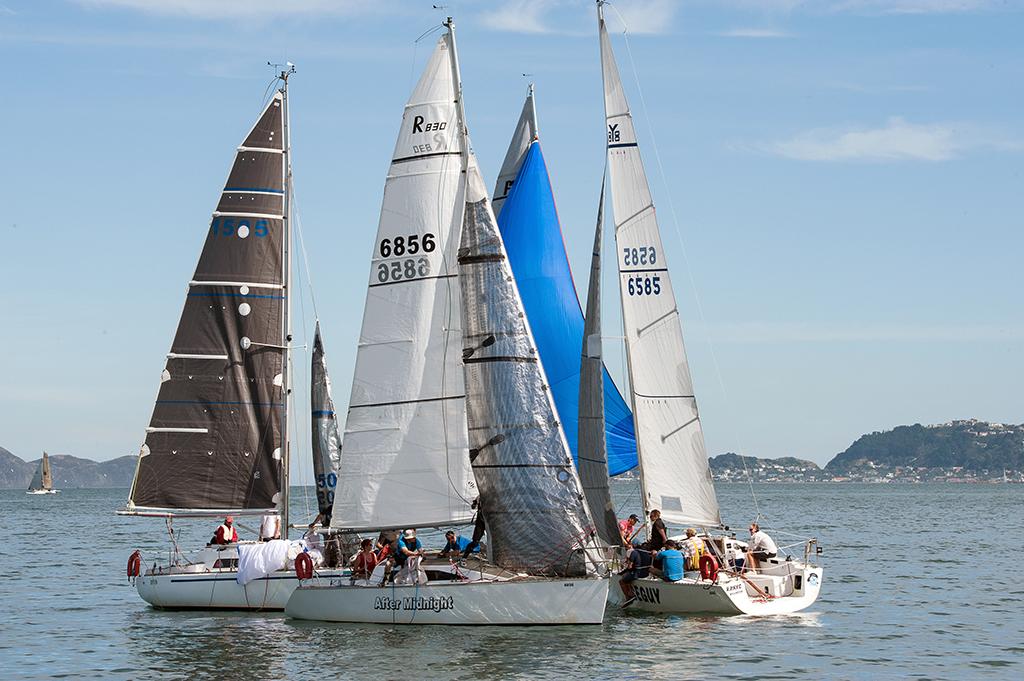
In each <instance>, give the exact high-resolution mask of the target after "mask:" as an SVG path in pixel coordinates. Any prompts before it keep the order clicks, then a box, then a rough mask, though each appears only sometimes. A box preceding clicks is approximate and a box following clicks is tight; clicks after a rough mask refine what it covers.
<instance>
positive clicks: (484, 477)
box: [285, 18, 608, 624]
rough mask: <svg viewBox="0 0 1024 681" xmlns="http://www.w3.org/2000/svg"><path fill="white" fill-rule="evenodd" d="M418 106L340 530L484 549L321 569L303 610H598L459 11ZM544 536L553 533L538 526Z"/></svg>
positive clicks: (418, 617) (353, 618)
mask: <svg viewBox="0 0 1024 681" xmlns="http://www.w3.org/2000/svg"><path fill="white" fill-rule="evenodd" d="M445 27H446V28H447V31H446V33H445V34H444V35H443V36H442V37H441V38H440V40H439V41H438V43H437V46H436V48H435V50H434V52H433V54H432V56H431V58H430V60H429V61H428V63H427V66H426V68H425V70H424V72H423V75H422V76H421V78H420V80H419V82H418V84H417V85H416V87H415V89H414V90H413V93H412V95H411V97H410V99H409V102H408V103H407V105H406V107H405V113H404V116H403V122H402V126H401V130H400V132H399V136H398V142H397V144H396V146H395V151H394V154H393V157H392V162H391V167H390V170H389V173H388V178H387V183H386V185H385V190H384V201H383V204H384V205H383V207H382V209H381V218H380V224H379V227H378V233H377V241H376V245H375V249H374V250H375V253H374V259H373V267H372V269H371V275H370V283H369V288H368V292H367V302H366V308H365V312H364V317H363V327H362V331H361V335H360V342H359V350H358V354H357V358H356V369H355V376H354V378H353V386H352V397H351V400H350V403H349V413H348V419H347V423H346V428H345V441H344V451H345V455H344V457H343V459H342V466H341V471H340V474H339V478H340V479H339V490H338V494H337V496H336V507H335V513H334V515H333V517H332V519H331V524H332V527H335V528H337V529H340V530H350V531H368V530H377V529H388V528H416V527H440V526H445V525H448V524H458V523H460V522H462V523H466V522H468V521H469V520H470V519H471V518H472V506H473V502H474V501H476V502H477V503H476V505H477V506H478V507H479V509H480V513H481V514H482V518H483V521H484V524H485V526H486V531H487V536H488V544H487V556H486V558H485V559H469V560H467V561H459V562H456V561H454V560H442V559H433V558H430V557H428V558H427V560H425V561H424V562H423V563H422V565H421V567H422V569H423V576H422V578H421V579H417V580H415V581H416V583H413V584H396V583H394V582H392V583H390V584H388V585H387V586H386V588H380V586H381V584H380V581H379V580H377V579H372V580H367V581H365V582H360V581H357V582H352V583H348V580H340V579H333V580H325V579H312V580H308V581H306V582H304V583H303V585H302V586H300V587H299V588H298V589H296V590H295V592H294V593H293V594H292V596H291V598H290V599H289V601H288V606H287V608H286V609H285V613H286V614H287V615H289V616H290V617H294V618H299V619H312V620H331V621H339V622H376V623H387V624H409V623H416V624H570V623H591V624H599V623H600V622H601V621H602V619H603V616H604V607H605V600H606V599H607V594H608V580H607V579H606V578H603V577H602V576H601V575H599V574H598V573H599V568H600V565H599V561H598V555H597V552H596V542H595V540H594V536H593V527H592V521H591V519H590V514H589V510H588V508H587V505H586V501H585V499H584V497H583V495H582V493H581V487H580V482H579V478H578V476H577V474H576V469H575V466H574V465H573V461H572V457H571V455H570V452H569V447H568V444H567V442H566V439H565V436H564V434H563V431H562V428H561V425H560V422H559V419H558V412H557V408H556V406H555V403H554V401H553V400H552V398H551V395H550V390H549V386H548V383H547V379H546V376H545V373H544V367H543V364H542V362H541V361H540V360H539V358H538V356H537V350H536V343H535V342H534V337H533V335H532V333H531V328H530V323H529V321H528V320H527V317H526V314H525V312H524V307H523V302H522V300H521V298H520V294H519V291H518V288H517V285H516V280H515V278H514V277H513V274H512V270H511V268H510V265H509V262H508V256H507V253H506V250H505V247H504V243H503V241H502V238H501V234H500V232H499V229H498V225H497V220H496V219H495V217H494V212H493V209H492V206H491V202H490V199H489V198H488V195H487V190H486V187H485V186H484V183H483V179H482V177H481V174H480V170H479V167H478V165H477V161H476V158H475V156H474V154H473V152H472V151H471V147H470V143H469V134H468V131H467V128H466V119H465V109H464V99H463V96H462V86H461V78H460V76H459V61H458V56H457V53H456V43H455V26H454V23H453V22H452V20H451V19H450V18H449V19H448V20H447V21H446V22H445ZM540 538H543V540H540Z"/></svg>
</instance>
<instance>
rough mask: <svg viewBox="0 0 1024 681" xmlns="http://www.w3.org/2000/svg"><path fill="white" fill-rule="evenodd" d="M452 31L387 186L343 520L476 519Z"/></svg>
mask: <svg viewBox="0 0 1024 681" xmlns="http://www.w3.org/2000/svg"><path fill="white" fill-rule="evenodd" d="M451 58H452V57H451V48H450V45H449V40H448V36H443V37H442V38H441V39H440V40H439V41H438V43H437V45H436V47H435V49H434V52H433V54H432V55H431V57H430V59H429V60H428V62H427V64H426V66H425V68H424V70H423V73H422V75H421V77H420V80H419V81H418V82H417V84H416V86H415V87H414V89H413V92H412V94H411V95H410V97H409V101H408V103H407V104H406V106H405V110H404V115H403V118H402V125H401V128H400V131H399V134H398V138H397V140H396V142H395V148H394V152H393V154H392V161H391V165H390V167H389V169H388V173H387V180H386V183H385V187H384V199H383V205H382V206H381V213H380V221H379V223H378V228H377V238H376V240H375V242H374V253H373V259H372V264H371V268H370V274H369V281H368V283H367V293H366V305H365V308H364V312H363V321H362V329H361V331H360V337H359V347H358V349H357V353H356V366H355V372H354V375H353V380H352V391H351V396H350V399H349V406H348V413H347V416H346V420H345V427H344V441H343V451H344V456H342V460H341V466H340V468H339V471H338V489H337V492H336V496H335V502H334V510H333V515H332V518H331V525H332V526H333V527H336V528H343V529H350V530H371V529H380V528H394V527H407V526H409V525H410V523H411V524H414V525H417V526H430V527H433V526H443V525H446V524H458V523H465V522H468V521H469V520H470V519H472V517H473V512H472V510H471V508H470V505H471V503H472V502H473V500H474V499H475V498H476V494H477V493H476V489H475V482H474V479H473V474H472V471H471V470H470V468H469V447H468V444H467V431H466V407H465V398H464V395H465V388H464V379H463V376H462V365H461V355H460V345H461V338H462V325H461V315H460V310H459V283H458V273H459V272H458V265H457V262H456V260H457V251H458V243H459V235H460V231H461V227H462V213H463V210H464V204H465V196H464V190H463V188H462V168H461V160H460V156H461V151H462V148H461V146H460V145H461V140H460V139H459V135H458V134H457V124H456V93H455V86H454V85H453V78H452V69H451Z"/></svg>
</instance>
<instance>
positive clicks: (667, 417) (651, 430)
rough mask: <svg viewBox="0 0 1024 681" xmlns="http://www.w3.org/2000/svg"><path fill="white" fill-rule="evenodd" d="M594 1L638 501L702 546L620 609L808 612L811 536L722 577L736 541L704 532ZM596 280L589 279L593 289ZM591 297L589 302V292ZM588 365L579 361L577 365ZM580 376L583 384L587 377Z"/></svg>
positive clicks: (673, 364) (666, 316)
mask: <svg viewBox="0 0 1024 681" xmlns="http://www.w3.org/2000/svg"><path fill="white" fill-rule="evenodd" d="M603 5H604V2H603V1H602V0H598V2H597V7H598V32H599V37H600V46H601V67H602V74H603V76H604V78H603V82H604V105H605V121H606V125H605V133H606V148H607V164H608V168H607V171H608V172H607V177H608V181H609V185H610V189H611V196H612V213H613V216H614V223H615V244H616V248H615V258H616V261H617V265H618V267H617V269H618V273H619V293H620V302H621V306H622V316H623V326H624V327H625V340H626V358H627V367H628V371H629V384H630V389H631V393H630V397H631V400H632V404H633V418H634V419H635V421H636V435H637V453H638V458H639V471H640V488H641V497H642V503H643V508H644V512H645V515H646V514H647V513H648V512H649V511H651V510H653V509H657V510H659V511H660V512H661V517H662V519H663V520H664V521H665V522H666V523H668V524H673V525H675V526H677V527H685V526H687V525H690V526H694V527H697V528H701V529H702V530H703V534H702V535H700V536H701V537H702V545H703V546H704V547H705V548H706V549H707V553H706V554H705V556H704V558H702V559H701V565H700V568H701V569H700V574H699V575H698V574H697V573H696V572H691V573H690V574H691V576H687V577H685V578H684V579H681V580H678V581H674V582H666V581H663V580H661V579H657V578H643V579H638V580H636V581H635V582H633V584H634V585H635V589H636V591H635V593H636V598H635V599H634V600H632V601H629V603H630V607H632V608H637V609H642V610H649V611H655V612H706V613H719V614H740V613H745V614H780V613H787V612H796V611H798V610H802V609H804V608H806V607H808V606H809V605H811V604H812V603H813V602H814V601H815V599H816V598H817V597H818V592H819V589H820V588H821V580H822V569H821V568H820V567H817V566H815V565H812V564H810V562H809V558H811V557H813V555H814V554H813V551H814V550H815V544H816V540H813V539H812V540H809V541H808V542H807V543H806V544H805V546H804V556H803V561H799V560H795V559H794V560H787V559H785V558H784V557H783V556H781V555H780V556H778V557H773V558H769V559H766V560H763V561H761V564H760V566H759V567H758V569H757V570H755V571H750V570H746V571H742V572H740V571H734V570H732V569H730V563H729V561H730V559H731V558H733V557H734V556H735V555H736V553H737V552H742V551H743V550H744V549H745V547H746V545H745V544H743V543H742V542H739V541H737V540H736V539H735V536H734V535H733V536H728V535H724V534H718V535H714V534H712V533H711V531H712V530H719V531H721V530H722V529H724V526H723V525H722V521H721V516H720V513H719V507H718V499H717V496H716V494H715V488H714V484H713V482H712V477H711V470H710V467H709V465H708V457H707V453H706V451H705V448H704V433H703V429H702V426H701V421H700V415H699V413H698V410H697V399H696V396H695V394H694V389H693V381H692V379H691V377H690V368H689V364H688V362H687V359H686V351H685V349H684V345H683V334H682V327H681V325H680V319H679V308H678V306H677V304H676V299H675V293H674V291H673V288H672V281H671V279H670V273H669V267H668V263H667V260H666V257H665V251H664V248H663V247H662V241H661V231H660V229H659V226H658V219H657V216H656V214H655V210H654V203H653V199H652V197H651V193H650V187H649V186H648V182H647V176H646V173H645V171H644V166H643V160H642V159H641V157H640V149H639V146H638V144H637V138H636V131H635V129H634V126H633V119H632V114H631V113H630V109H629V104H628V102H627V101H626V96H625V92H624V90H623V87H622V83H621V81H620V79H619V71H618V67H617V65H616V62H615V56H614V54H613V53H612V47H611V41H610V40H609V37H608V31H607V28H606V26H605V21H604V7H603ZM603 200H604V191H603V187H602V202H603ZM601 228H602V220H601V219H600V218H599V219H598V225H597V234H596V235H595V257H594V262H593V265H592V267H593V268H594V270H595V271H598V270H599V268H600V261H599V257H600V256H599V252H600V248H599V247H600V240H601ZM596 279H597V277H596V276H595V275H594V274H593V273H592V275H591V282H592V283H591V285H592V286H593V285H594V282H595V280H596ZM594 295H596V296H599V292H598V293H596V294H594ZM599 309H600V304H599V302H594V301H593V300H592V301H590V302H589V303H588V307H587V310H588V314H589V315H592V316H596V315H597V313H598V310H599ZM591 322H592V320H589V319H588V325H589V326H588V339H587V344H586V345H585V346H584V353H583V354H584V357H585V358H586V357H599V356H600V349H599V335H596V336H595V334H599V330H598V326H599V323H591ZM595 338H596V339H597V340H596V341H595ZM595 346H597V347H595ZM586 366H587V362H586V359H585V360H584V369H586ZM590 380H591V381H593V371H592V370H591V375H590ZM589 408H590V409H591V412H590V413H591V414H592V415H595V416H599V415H600V414H601V412H600V411H595V410H594V409H593V406H590V407H589ZM583 423H584V424H586V423H588V421H587V420H584V421H583ZM589 423H592V421H590V422H589ZM597 433H598V434H597V435H592V436H591V441H593V440H594V439H596V438H597V437H599V436H600V435H599V433H600V431H597ZM748 567H749V566H748ZM615 580H616V587H615V588H613V590H612V599H613V600H616V601H619V600H622V599H623V598H624V595H623V594H622V592H621V591H620V589H619V588H618V577H617V576H616V577H615Z"/></svg>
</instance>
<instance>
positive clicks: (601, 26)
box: [597, 0, 650, 533]
mask: <svg viewBox="0 0 1024 681" xmlns="http://www.w3.org/2000/svg"><path fill="white" fill-rule="evenodd" d="M604 3H605V0H597V33H598V56H599V58H600V61H601V90H602V92H606V91H607V87H608V83H607V78H606V75H605V72H604V58H603V57H604V55H603V53H602V51H601V42H600V37H601V32H602V31H604V30H606V29H605V23H604ZM601 100H602V101H603V102H604V119H605V126H604V127H605V131H606V132H607V130H608V100H607V98H605V97H604V96H603V95H602V97H601ZM607 159H608V148H607V142H606V143H605V168H607V166H608V160H607ZM606 172H607V171H606ZM602 198H603V197H602ZM612 226H613V229H614V227H615V219H614V215H613V218H612ZM616 255H617V254H616ZM616 262H618V261H617V260H616ZM617 269H618V267H616V270H617ZM618 280H619V289H620V291H619V307H620V308H621V307H622V295H621V294H622V292H621V289H622V276H621V275H620V276H619V277H618ZM622 324H623V327H625V324H626V318H625V315H623V316H622ZM622 338H623V343H624V344H625V346H626V377H627V378H628V379H629V410H630V411H631V412H632V413H633V432H634V433H639V432H640V423H639V421H638V417H637V412H636V391H635V390H634V389H633V359H632V352H631V350H630V342H629V334H627V333H626V331H625V328H623V332H622ZM636 461H637V465H636V469H637V472H638V473H639V474H640V499H641V503H642V504H643V514H644V516H643V520H644V526H645V527H647V514H648V513H649V512H650V508H649V506H650V504H648V502H647V484H646V479H645V477H644V457H643V452H641V447H640V438H639V437H637V439H636ZM647 531H648V533H650V528H649V527H648V530H647Z"/></svg>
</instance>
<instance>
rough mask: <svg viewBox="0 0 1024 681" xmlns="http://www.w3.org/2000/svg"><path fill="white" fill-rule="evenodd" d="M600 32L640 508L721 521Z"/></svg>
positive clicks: (622, 103) (668, 287) (675, 317)
mask: <svg viewBox="0 0 1024 681" xmlns="http://www.w3.org/2000/svg"><path fill="white" fill-rule="evenodd" d="M599 34H600V44H601V66H602V74H603V76H604V104H605V117H606V121H607V124H606V126H605V133H606V136H607V143H606V144H607V154H608V173H609V179H610V183H611V194H612V212H613V215H614V222H615V224H616V227H615V243H616V249H615V258H616V262H617V270H618V274H619V293H620V298H621V302H622V314H623V326H624V328H625V335H626V352H627V359H628V364H629V371H630V379H631V380H630V385H631V389H632V391H633V392H632V402H633V408H634V419H635V422H636V434H637V449H638V455H639V462H640V470H641V480H642V487H643V491H644V500H643V502H644V508H645V510H650V509H658V510H660V511H661V512H662V517H663V518H664V519H665V521H666V522H671V523H675V524H694V525H701V526H705V527H711V526H718V525H720V524H721V519H720V515H719V509H718V500H717V497H716V495H715V489H714V485H713V483H712V479H711V469H710V467H709V465H708V458H707V453H706V450H705V446H704V434H703V431H702V428H701V424H700V415H699V413H698V411H697V401H696V398H695V397H694V396H693V395H694V390H693V381H692V379H691V376H690V368H689V364H688V362H687V359H686V350H685V347H684V344H683V335H682V328H681V325H680V323H679V312H678V308H677V306H676V300H675V293H674V292H673V288H672V281H671V277H670V273H669V271H668V267H667V263H666V257H665V252H664V249H663V247H662V242H661V232H660V230H659V227H658V220H657V212H656V210H655V208H654V202H653V200H652V198H651V193H650V187H649V185H648V182H647V176H646V173H645V171H644V166H643V161H642V159H641V157H640V150H639V147H638V145H637V139H636V131H635V129H634V126H633V120H632V116H631V114H630V110H629V104H628V102H627V101H626V96H625V92H624V91H623V88H622V82H621V80H620V78H619V72H618V67H617V66H616V63H615V56H614V54H613V52H612V46H611V41H610V40H609V37H608V31H607V29H606V27H605V23H604V19H603V16H599Z"/></svg>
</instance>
